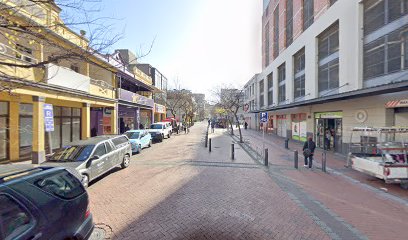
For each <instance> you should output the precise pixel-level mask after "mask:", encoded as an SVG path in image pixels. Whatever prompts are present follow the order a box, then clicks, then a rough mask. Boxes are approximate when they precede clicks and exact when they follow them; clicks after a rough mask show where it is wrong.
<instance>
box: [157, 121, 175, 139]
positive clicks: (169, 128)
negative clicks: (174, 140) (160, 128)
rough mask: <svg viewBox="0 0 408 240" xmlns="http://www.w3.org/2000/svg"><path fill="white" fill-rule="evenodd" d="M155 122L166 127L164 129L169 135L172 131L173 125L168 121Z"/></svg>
mask: <svg viewBox="0 0 408 240" xmlns="http://www.w3.org/2000/svg"><path fill="white" fill-rule="evenodd" d="M157 123H159V124H163V125H164V126H165V127H166V129H167V130H168V131H169V134H170V135H169V137H170V136H171V134H172V133H173V126H172V125H171V123H170V122H157Z"/></svg>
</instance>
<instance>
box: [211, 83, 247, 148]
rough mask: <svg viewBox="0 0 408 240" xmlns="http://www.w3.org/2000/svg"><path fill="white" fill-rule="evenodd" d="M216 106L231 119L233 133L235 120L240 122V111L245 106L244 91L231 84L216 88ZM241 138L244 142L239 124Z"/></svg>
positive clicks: (214, 92)
mask: <svg viewBox="0 0 408 240" xmlns="http://www.w3.org/2000/svg"><path fill="white" fill-rule="evenodd" d="M215 89H216V90H215V91H213V94H214V96H215V99H216V100H215V107H216V108H218V111H219V112H223V113H224V114H225V115H226V116H227V118H228V121H229V124H230V127H231V134H233V122H234V121H235V122H237V123H239V116H238V112H239V110H240V109H241V108H242V107H243V91H242V90H239V89H236V88H233V87H231V86H228V87H227V86H223V87H218V88H215ZM238 130H239V140H240V142H243V138H242V131H241V126H240V124H238Z"/></svg>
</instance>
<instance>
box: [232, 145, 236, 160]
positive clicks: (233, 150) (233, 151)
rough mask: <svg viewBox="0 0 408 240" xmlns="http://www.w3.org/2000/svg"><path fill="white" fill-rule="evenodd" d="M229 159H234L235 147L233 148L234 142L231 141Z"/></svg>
mask: <svg viewBox="0 0 408 240" xmlns="http://www.w3.org/2000/svg"><path fill="white" fill-rule="evenodd" d="M231 159H232V160H234V159H235V149H234V144H233V143H231Z"/></svg>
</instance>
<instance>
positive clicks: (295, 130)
mask: <svg viewBox="0 0 408 240" xmlns="http://www.w3.org/2000/svg"><path fill="white" fill-rule="evenodd" d="M306 115H307V114H306V113H297V114H292V139H293V140H297V141H302V142H305V141H306V139H307V123H306Z"/></svg>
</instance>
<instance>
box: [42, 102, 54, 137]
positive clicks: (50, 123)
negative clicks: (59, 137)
mask: <svg viewBox="0 0 408 240" xmlns="http://www.w3.org/2000/svg"><path fill="white" fill-rule="evenodd" d="M44 123H45V131H46V132H53V131H54V110H53V107H52V104H48V103H44Z"/></svg>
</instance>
